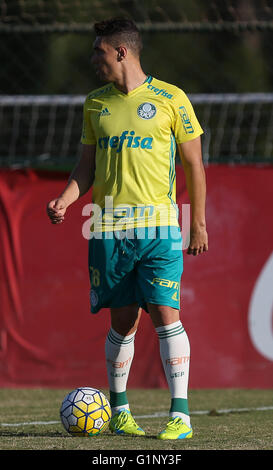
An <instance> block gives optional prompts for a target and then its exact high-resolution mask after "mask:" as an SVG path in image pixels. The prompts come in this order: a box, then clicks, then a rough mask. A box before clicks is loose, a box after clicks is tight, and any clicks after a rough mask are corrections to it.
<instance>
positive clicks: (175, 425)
mask: <svg viewBox="0 0 273 470" xmlns="http://www.w3.org/2000/svg"><path fill="white" fill-rule="evenodd" d="M192 436H193V431H192V428H191V427H189V426H187V425H186V424H185V423H183V420H182V418H179V417H178V416H177V417H176V418H170V420H169V422H168V424H167V426H166V429H164V431H161V432H160V433H159V434H158V436H157V438H158V439H165V440H167V439H190V438H191V437H192Z"/></svg>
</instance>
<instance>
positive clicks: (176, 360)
mask: <svg viewBox="0 0 273 470" xmlns="http://www.w3.org/2000/svg"><path fill="white" fill-rule="evenodd" d="M189 360H190V356H180V357H170V358H169V359H166V365H168V364H169V365H170V366H177V365H179V364H186V363H187V362H189Z"/></svg>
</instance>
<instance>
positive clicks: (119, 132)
mask: <svg viewBox="0 0 273 470" xmlns="http://www.w3.org/2000/svg"><path fill="white" fill-rule="evenodd" d="M202 133H203V130H202V128H201V126H200V124H199V122H198V120H197V118H196V115H195V113H194V110H193V107H192V105H191V103H190V101H189V99H188V97H187V96H186V94H185V93H184V92H183V91H182V90H181V89H180V88H178V87H176V86H175V85H171V84H169V83H166V82H164V81H161V80H158V79H156V78H154V77H151V76H148V78H147V79H146V81H145V82H144V83H143V84H142V85H140V86H139V87H137V88H135V89H134V90H132V91H130V92H129V93H128V94H125V93H123V92H122V91H120V90H118V89H117V88H116V87H115V85H114V84H113V83H109V84H107V85H105V86H103V87H101V88H99V89H97V90H94V91H92V92H91V93H89V94H88V96H87V97H86V100H85V103H84V109H83V128H82V137H81V142H82V143H83V144H95V145H96V170H95V179H94V183H93V196H92V197H93V203H94V204H95V205H97V206H98V208H100V209H101V213H100V215H99V216H98V217H97V218H96V227H95V229H92V230H95V231H97V230H102V231H107V230H113V229H114V230H116V229H125V228H126V229H127V228H128V229H130V228H134V227H147V226H148V227H149V226H157V225H162V226H166V225H175V226H177V225H178V213H177V205H176V173H175V156H176V143H183V142H187V141H189V140H192V139H195V138H196V137H198V136H199V135H201V134H202ZM97 213H98V212H97Z"/></svg>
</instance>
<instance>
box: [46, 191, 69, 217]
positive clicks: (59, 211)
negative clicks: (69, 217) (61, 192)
mask: <svg viewBox="0 0 273 470" xmlns="http://www.w3.org/2000/svg"><path fill="white" fill-rule="evenodd" d="M66 209H67V206H66V202H65V200H64V199H63V198H61V197H59V198H57V199H53V200H52V201H50V202H49V203H48V205H47V215H48V217H49V218H50V220H51V223H52V224H61V223H62V222H63V221H64V215H65V212H66Z"/></svg>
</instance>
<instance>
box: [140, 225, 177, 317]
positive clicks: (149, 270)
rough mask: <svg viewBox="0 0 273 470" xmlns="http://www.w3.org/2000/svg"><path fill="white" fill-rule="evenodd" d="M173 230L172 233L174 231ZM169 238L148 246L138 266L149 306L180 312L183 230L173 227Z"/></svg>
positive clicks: (143, 294) (141, 295)
mask: <svg viewBox="0 0 273 470" xmlns="http://www.w3.org/2000/svg"><path fill="white" fill-rule="evenodd" d="M171 229H172V230H171ZM168 230H169V236H166V237H164V238H160V236H159V235H158V236H157V238H155V240H151V241H150V242H149V243H148V244H147V249H146V252H145V256H143V258H142V260H141V263H140V264H139V266H138V271H137V282H138V284H137V285H138V289H139V295H140V297H141V298H142V299H143V300H144V301H145V303H146V304H148V303H149V304H154V305H161V306H167V307H171V308H173V309H176V310H179V309H180V283H181V276H182V272H183V254H182V238H181V234H180V229H179V227H169V228H168Z"/></svg>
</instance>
